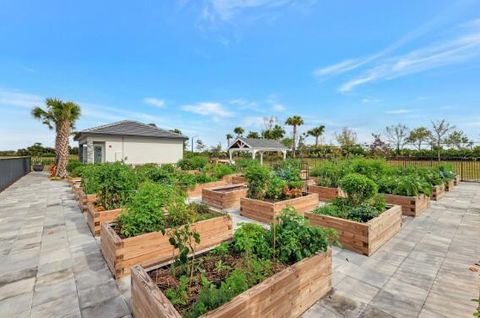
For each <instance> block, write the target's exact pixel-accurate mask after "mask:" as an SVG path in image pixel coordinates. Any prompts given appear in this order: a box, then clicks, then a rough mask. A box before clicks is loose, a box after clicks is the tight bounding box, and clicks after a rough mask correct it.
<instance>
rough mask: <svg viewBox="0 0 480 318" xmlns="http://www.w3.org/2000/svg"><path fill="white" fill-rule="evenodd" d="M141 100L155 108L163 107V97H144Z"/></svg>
mask: <svg viewBox="0 0 480 318" xmlns="http://www.w3.org/2000/svg"><path fill="white" fill-rule="evenodd" d="M143 102H144V103H145V104H148V105H151V106H154V107H157V108H164V107H165V101H164V100H163V99H158V98H155V97H145V98H144V99H143Z"/></svg>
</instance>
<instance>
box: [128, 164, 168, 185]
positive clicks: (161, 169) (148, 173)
mask: <svg viewBox="0 0 480 318" xmlns="http://www.w3.org/2000/svg"><path fill="white" fill-rule="evenodd" d="M135 171H136V173H137V174H138V176H139V178H140V180H142V181H153V182H157V183H164V184H175V181H176V178H175V167H174V166H173V165H162V166H159V165H157V164H146V165H142V166H138V167H136V168H135Z"/></svg>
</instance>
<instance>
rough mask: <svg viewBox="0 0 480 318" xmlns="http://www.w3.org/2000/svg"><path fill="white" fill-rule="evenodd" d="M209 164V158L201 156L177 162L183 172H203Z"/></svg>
mask: <svg viewBox="0 0 480 318" xmlns="http://www.w3.org/2000/svg"><path fill="white" fill-rule="evenodd" d="M207 164H208V158H206V157H201V156H193V157H190V158H185V159H181V160H180V161H178V162H177V166H178V167H180V169H182V170H201V169H203V168H204V167H205V166H206V165H207Z"/></svg>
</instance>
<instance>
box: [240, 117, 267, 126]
mask: <svg viewBox="0 0 480 318" xmlns="http://www.w3.org/2000/svg"><path fill="white" fill-rule="evenodd" d="M264 123H265V121H264V118H263V117H260V116H253V117H245V118H244V119H243V120H242V126H245V127H263V126H264Z"/></svg>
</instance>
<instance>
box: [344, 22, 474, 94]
mask: <svg viewBox="0 0 480 318" xmlns="http://www.w3.org/2000/svg"><path fill="white" fill-rule="evenodd" d="M473 25H474V27H470V28H468V32H466V33H464V34H460V35H457V36H456V37H455V38H453V39H445V40H443V41H442V42H439V43H435V44H431V45H428V46H425V47H423V48H420V49H416V50H413V51H411V52H409V53H407V54H404V55H401V56H396V57H392V58H388V59H385V60H383V61H382V62H380V63H379V64H377V65H375V66H373V67H371V68H370V69H368V70H366V71H365V72H363V74H361V75H359V76H357V77H356V78H353V79H351V80H349V81H347V82H345V83H344V84H343V85H341V86H340V88H339V91H340V92H342V93H346V92H349V91H351V90H353V89H354V88H355V87H357V86H360V85H365V84H367V83H370V82H374V81H379V80H391V79H395V78H399V77H402V76H407V75H410V74H415V73H419V72H424V71H428V70H431V69H434V68H438V67H443V66H448V65H452V64H457V63H462V62H465V61H467V60H469V59H471V58H474V57H477V56H479V55H480V26H476V24H473Z"/></svg>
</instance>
